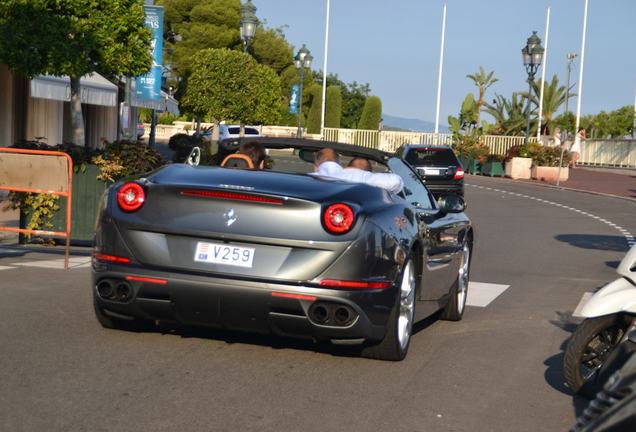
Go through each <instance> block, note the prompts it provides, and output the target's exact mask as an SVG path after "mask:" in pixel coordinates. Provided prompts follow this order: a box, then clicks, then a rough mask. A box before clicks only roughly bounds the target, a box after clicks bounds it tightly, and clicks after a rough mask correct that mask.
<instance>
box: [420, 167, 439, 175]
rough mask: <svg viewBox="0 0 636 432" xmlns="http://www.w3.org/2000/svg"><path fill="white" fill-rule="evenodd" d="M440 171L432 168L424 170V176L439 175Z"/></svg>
mask: <svg viewBox="0 0 636 432" xmlns="http://www.w3.org/2000/svg"><path fill="white" fill-rule="evenodd" d="M439 173H440V170H438V169H432V168H424V175H439Z"/></svg>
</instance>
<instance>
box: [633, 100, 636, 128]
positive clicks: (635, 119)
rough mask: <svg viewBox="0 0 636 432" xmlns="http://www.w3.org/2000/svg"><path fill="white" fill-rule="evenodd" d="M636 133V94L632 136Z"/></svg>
mask: <svg viewBox="0 0 636 432" xmlns="http://www.w3.org/2000/svg"><path fill="white" fill-rule="evenodd" d="M635 135H636V96H634V118H633V119H632V138H633V137H634V136H635Z"/></svg>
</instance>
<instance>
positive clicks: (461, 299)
mask: <svg viewBox="0 0 636 432" xmlns="http://www.w3.org/2000/svg"><path fill="white" fill-rule="evenodd" d="M471 257H472V249H471V245H470V243H466V244H464V247H463V249H462V261H461V263H460V265H459V271H458V272H457V278H456V279H455V282H454V283H453V286H452V287H451V290H450V298H449V299H448V303H446V306H445V307H444V309H443V310H442V314H441V315H440V318H441V319H443V320H446V321H461V319H462V317H463V316H464V310H465V309H466V297H467V296H468V280H469V278H470V261H471ZM460 290H463V296H460Z"/></svg>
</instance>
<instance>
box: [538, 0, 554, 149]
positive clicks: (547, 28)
mask: <svg viewBox="0 0 636 432" xmlns="http://www.w3.org/2000/svg"><path fill="white" fill-rule="evenodd" d="M550 9H551V7H550V6H548V13H547V16H546V19H545V38H544V39H543V40H545V52H544V53H543V65H542V66H541V92H540V95H539V127H538V128H537V141H538V142H541V121H542V120H543V88H544V87H545V70H546V69H547V67H548V38H549V37H550Z"/></svg>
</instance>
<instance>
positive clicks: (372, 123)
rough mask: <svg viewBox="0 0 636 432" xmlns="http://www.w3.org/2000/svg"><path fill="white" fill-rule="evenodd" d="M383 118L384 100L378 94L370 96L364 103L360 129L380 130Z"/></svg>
mask: <svg viewBox="0 0 636 432" xmlns="http://www.w3.org/2000/svg"><path fill="white" fill-rule="evenodd" d="M380 120H382V101H381V100H380V98H379V97H377V96H369V97H368V98H367V100H366V101H365V103H364V108H363V110H362V115H361V116H360V123H359V124H358V129H367V130H378V129H379V127H380Z"/></svg>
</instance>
